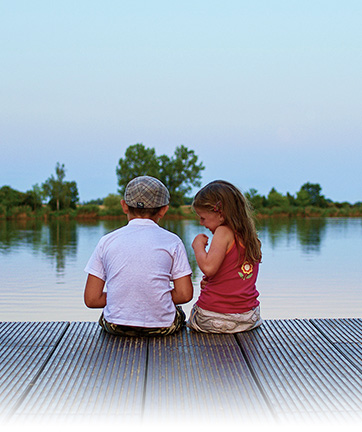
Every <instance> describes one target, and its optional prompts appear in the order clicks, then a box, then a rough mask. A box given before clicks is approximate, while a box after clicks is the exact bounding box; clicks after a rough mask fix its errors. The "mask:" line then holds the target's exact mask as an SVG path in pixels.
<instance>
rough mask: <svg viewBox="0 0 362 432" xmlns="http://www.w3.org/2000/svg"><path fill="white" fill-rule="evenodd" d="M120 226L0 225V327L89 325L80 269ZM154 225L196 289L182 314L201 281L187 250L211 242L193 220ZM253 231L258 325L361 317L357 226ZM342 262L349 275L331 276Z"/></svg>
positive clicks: (280, 226)
mask: <svg viewBox="0 0 362 432" xmlns="http://www.w3.org/2000/svg"><path fill="white" fill-rule="evenodd" d="M125 223H126V219H125V218H119V219H112V220H101V221H94V220H93V221H88V220H85V221H82V222H74V221H64V220H54V221H51V222H48V223H42V222H40V221H37V220H21V221H5V220H0V265H1V272H0V293H1V296H0V320H1V321H18V320H19V321H24V320H34V321H39V320H84V321H88V320H91V321H93V320H96V319H97V317H98V315H99V311H98V310H90V309H87V308H86V307H85V306H84V303H83V290H84V284H85V280H86V274H85V273H84V267H85V265H86V263H87V261H88V259H89V257H90V255H91V253H92V252H93V250H94V248H95V246H96V244H97V242H98V241H99V239H100V238H101V237H102V236H103V235H104V234H106V233H108V232H110V231H113V230H115V229H117V228H119V227H120V226H123V225H124V224H125ZM161 225H162V226H163V227H164V228H166V229H168V230H170V231H172V232H174V233H176V234H177V235H179V236H180V237H181V238H182V240H183V242H184V244H185V247H186V251H187V254H188V257H189V260H190V264H191V267H192V270H193V276H192V278H193V283H194V287H195V297H194V299H193V301H191V302H190V303H189V304H187V305H185V308H184V309H185V312H186V313H189V309H190V308H191V305H192V304H193V302H194V301H195V300H196V298H197V296H198V291H199V281H200V279H201V272H200V270H199V269H198V267H197V263H196V260H195V257H194V253H193V250H192V247H191V244H192V241H193V239H194V237H195V236H196V235H197V234H199V233H201V232H203V233H206V234H207V235H208V236H211V234H210V232H208V231H207V230H205V228H204V227H201V226H200V225H199V223H198V221H196V220H182V221H180V220H169V219H166V220H163V221H162V224H161ZM257 228H258V231H259V233H260V238H261V241H262V251H263V263H262V266H261V269H260V275H259V278H258V291H259V292H260V301H261V303H262V311H263V312H262V313H263V316H264V318H296V317H299V318H306V317H319V318H323V317H326V318H327V317H359V316H361V314H362V304H361V300H360V299H361V282H360V281H361V270H360V264H359V261H360V256H361V253H362V242H361V239H362V219H268V220H261V221H258V224H257ZM341 254H343V257H344V260H345V262H348V263H349V268H350V271H348V272H336V269H337V268H339V267H340V259H341V258H340V257H341ZM59 284H61V285H59ZM341 293H343V295H341Z"/></svg>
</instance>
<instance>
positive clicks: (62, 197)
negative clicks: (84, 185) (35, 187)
mask: <svg viewBox="0 0 362 432" xmlns="http://www.w3.org/2000/svg"><path fill="white" fill-rule="evenodd" d="M55 174H56V177H54V176H53V175H51V176H50V177H49V178H48V180H46V181H45V182H44V183H43V185H42V189H43V193H44V197H45V198H47V197H48V198H49V202H48V204H49V205H50V207H51V208H52V209H53V210H57V211H59V210H61V209H67V208H75V207H76V203H77V202H78V201H79V196H78V188H77V184H76V182H75V181H72V182H67V181H64V178H65V168H64V164H62V165H60V163H59V162H57V165H56V167H55Z"/></svg>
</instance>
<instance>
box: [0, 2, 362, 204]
mask: <svg viewBox="0 0 362 432" xmlns="http://www.w3.org/2000/svg"><path fill="white" fill-rule="evenodd" d="M361 23H362V2H361V1H360V0H355V1H353V0H344V1H334V0H303V1H300V0H298V1H295V0H284V1H283V0H268V1H267V0H265V1H261V0H255V1H251V0H249V1H243V0H239V1H237V0H235V1H232V0H223V1H221V0H220V1H210V0H209V1H206V0H193V1H187V0H186V1H185V0H183V1H172V0H169V1H157V0H154V1H153V0H150V1H138V0H132V1H131V0H129V1H122V0H120V1H116V0H113V1H111V0H102V1H92V0H88V1H84V0H77V1H75V0H72V1H69V0H62V1H50V0H48V1H46V0H43V1H40V0H38V1H36V0H32V1H25V0H24V1H18V0H12V1H2V0H0V47H1V48H0V55H1V57H0V78H1V79H0V143H1V156H0V187H1V186H2V185H10V186H11V187H13V188H15V189H18V190H21V191H25V190H28V189H30V188H31V187H32V186H33V185H34V184H36V183H39V184H40V183H42V182H43V181H45V180H46V179H47V178H48V177H49V176H50V175H51V174H53V173H54V169H55V165H56V163H57V162H60V163H64V164H65V167H66V169H67V176H66V180H69V181H70V180H75V181H76V182H77V184H78V189H79V192H80V198H81V201H85V200H89V199H92V198H98V197H104V196H106V195H108V193H114V192H116V191H117V177H116V173H115V169H116V166H117V164H118V160H119V158H120V157H123V156H124V152H125V150H126V148H127V147H128V146H129V145H132V144H135V143H137V142H142V143H143V144H144V145H145V146H146V147H154V148H155V149H156V152H157V154H159V155H161V154H168V155H171V154H173V152H174V150H175V148H176V146H179V145H181V144H183V145H185V146H187V147H188V148H190V149H193V150H194V151H195V152H196V154H197V155H198V156H199V158H200V160H201V161H203V163H204V165H205V167H206V169H205V171H204V172H203V179H202V182H203V184H205V183H207V182H209V181H211V180H213V179H216V178H223V179H226V180H229V181H231V182H233V183H235V184H236V185H237V186H239V187H240V188H241V189H242V190H243V191H246V190H248V189H249V188H255V189H257V190H258V191H259V192H260V193H262V194H264V195H267V194H268V192H269V191H270V189H271V188H272V187H275V188H276V189H277V190H278V191H279V192H282V193H286V192H290V193H292V194H294V193H296V192H297V191H298V190H299V188H300V186H301V185H302V184H303V183H305V182H307V181H310V182H313V183H319V184H320V185H321V186H322V193H323V194H324V195H325V196H326V197H327V198H331V199H333V200H334V201H343V200H347V201H350V202H352V203H353V202H356V201H362V184H361V183H362V181H361V175H360V172H361V162H362V142H361V141H362V139H361V138H362V121H361V113H362V80H361V76H362V25H361Z"/></svg>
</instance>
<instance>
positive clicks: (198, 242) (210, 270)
mask: <svg viewBox="0 0 362 432" xmlns="http://www.w3.org/2000/svg"><path fill="white" fill-rule="evenodd" d="M233 241H234V235H233V233H232V231H231V229H230V228H228V227H227V226H224V225H220V226H219V227H217V228H216V230H215V233H214V237H213V239H212V242H211V245H210V249H209V251H208V252H206V250H205V248H206V246H207V244H208V237H207V236H206V235H205V234H199V235H197V236H196V237H195V239H194V241H193V243H192V247H193V249H194V252H195V257H196V261H197V264H198V266H199V267H200V270H201V271H202V272H203V273H204V275H206V276H208V277H210V276H214V274H215V273H216V272H217V271H218V270H219V268H220V266H221V264H222V262H223V261H224V258H225V255H226V252H227V250H228V249H229V247H230V246H231V244H232V242H233Z"/></svg>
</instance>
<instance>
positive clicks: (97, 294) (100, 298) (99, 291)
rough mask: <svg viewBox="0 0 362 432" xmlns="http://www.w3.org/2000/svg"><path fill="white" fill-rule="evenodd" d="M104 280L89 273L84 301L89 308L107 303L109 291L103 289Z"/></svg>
mask: <svg viewBox="0 0 362 432" xmlns="http://www.w3.org/2000/svg"><path fill="white" fill-rule="evenodd" d="M104 284H105V282H104V280H102V279H100V278H98V277H96V276H93V275H91V274H88V278H87V282H86V285H85V289H84V303H85V304H86V306H88V307H89V308H103V307H105V306H106V304H107V293H106V292H104V291H103V288H104Z"/></svg>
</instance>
